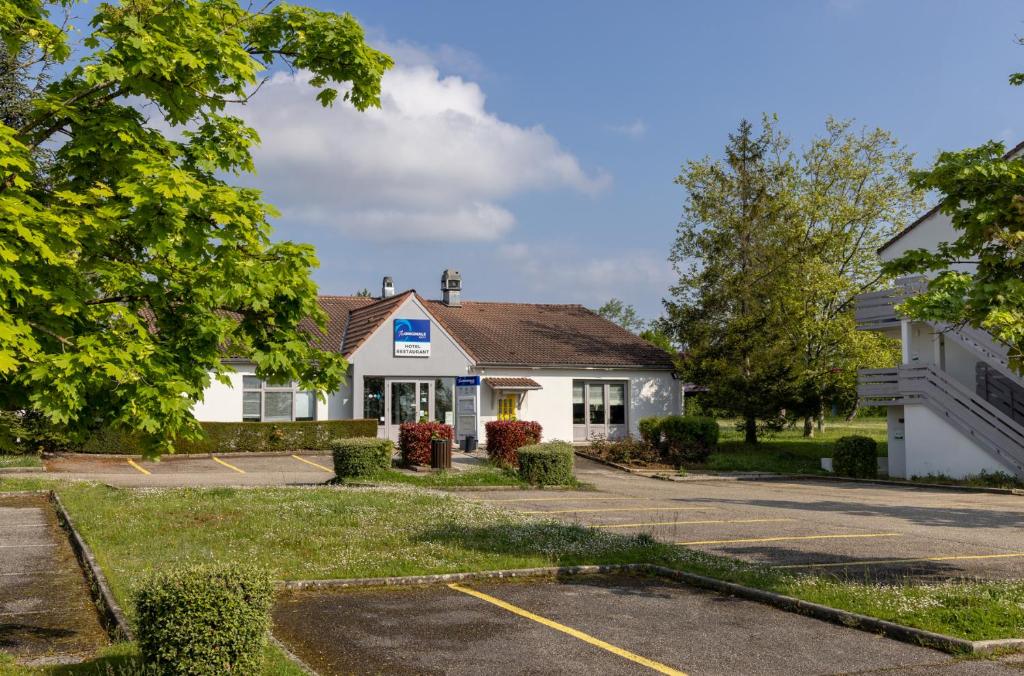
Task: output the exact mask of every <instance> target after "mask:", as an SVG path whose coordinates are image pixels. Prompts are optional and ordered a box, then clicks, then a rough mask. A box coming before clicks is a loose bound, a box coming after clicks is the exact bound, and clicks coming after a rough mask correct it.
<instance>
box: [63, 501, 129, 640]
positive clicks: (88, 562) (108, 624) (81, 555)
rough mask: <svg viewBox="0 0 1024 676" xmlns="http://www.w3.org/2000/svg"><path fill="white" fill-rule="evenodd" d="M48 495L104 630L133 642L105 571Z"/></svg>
mask: <svg viewBox="0 0 1024 676" xmlns="http://www.w3.org/2000/svg"><path fill="white" fill-rule="evenodd" d="M48 493H49V496H50V502H51V503H52V504H53V507H54V509H55V510H56V512H57V520H58V521H59V522H60V525H61V527H63V528H64V530H65V532H66V533H67V535H68V540H70V542H71V549H72V550H74V552H75V557H76V558H77V559H78V563H79V565H81V567H82V571H83V572H84V573H85V577H86V580H88V582H89V591H90V592H91V593H92V596H93V602H94V603H95V604H96V607H97V609H98V610H99V612H100V618H101V619H102V621H103V626H104V628H105V629H106V630H107V633H108V634H109V635H110V638H111V639H113V640H114V641H131V640H133V639H134V634H133V633H132V630H131V627H129V626H128V621H127V620H126V619H125V617H124V613H123V612H122V611H121V606H119V605H118V604H117V601H116V600H115V599H114V593H113V592H112V591H110V586H109V585H108V584H107V578H106V577H105V576H104V575H103V571H102V570H100V566H99V564H98V563H96V557H94V556H93V554H92V550H90V549H89V545H87V544H85V540H83V539H82V536H81V535H79V534H78V531H77V530H76V529H75V525H74V523H72V521H71V517H70V516H69V515H68V513H67V510H65V509H64V504H63V503H62V502H61V501H60V497H58V495H57V493H55V492H54V491H48Z"/></svg>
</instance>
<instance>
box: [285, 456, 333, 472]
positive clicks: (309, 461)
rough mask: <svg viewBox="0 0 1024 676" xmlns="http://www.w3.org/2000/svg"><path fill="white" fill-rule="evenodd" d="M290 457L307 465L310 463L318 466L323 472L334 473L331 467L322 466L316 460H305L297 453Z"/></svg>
mask: <svg viewBox="0 0 1024 676" xmlns="http://www.w3.org/2000/svg"><path fill="white" fill-rule="evenodd" d="M292 457H293V458H295V459H296V460H298V461H299V462H304V463H306V464H307V465H312V466H313V467H318V468H320V469H322V470H323V471H325V472H328V473H330V474H334V470H333V469H331V468H330V467H324V466H323V465H321V464H320V463H318V462H313V461H312V460H306V459H305V458H300V457H299V456H297V455H293V456H292Z"/></svg>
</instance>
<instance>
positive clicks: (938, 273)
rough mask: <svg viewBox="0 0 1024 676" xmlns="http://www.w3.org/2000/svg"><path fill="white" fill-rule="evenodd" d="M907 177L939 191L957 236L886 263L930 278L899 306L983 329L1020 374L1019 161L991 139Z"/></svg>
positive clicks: (1023, 225)
mask: <svg viewBox="0 0 1024 676" xmlns="http://www.w3.org/2000/svg"><path fill="white" fill-rule="evenodd" d="M1021 42H1022V43H1024V39H1022V41H1021ZM1010 83H1011V84H1013V85H1015V86H1020V85H1022V84H1024V73H1015V74H1013V75H1011V76H1010ZM913 181H914V184H915V185H916V186H917V187H919V188H921V189H924V190H929V191H934V193H935V194H937V195H938V197H939V203H938V206H939V209H940V211H941V212H942V213H944V214H947V215H948V216H949V217H950V219H951V220H952V223H953V228H954V229H955V231H956V232H957V237H956V239H955V240H953V241H952V242H945V243H943V244H941V245H940V246H939V247H938V248H937V249H936V250H934V251H932V250H926V249H915V250H911V251H907V252H906V253H905V254H903V256H901V257H900V258H898V259H896V260H894V261H891V262H890V263H888V264H887V266H886V269H887V271H888V272H889V273H891V274H893V275H906V274H926V275H928V276H929V277H930V278H931V281H930V282H929V284H928V289H927V291H926V292H924V293H922V294H921V295H918V296H916V297H914V298H911V299H909V300H908V301H906V302H905V303H903V304H902V306H901V308H900V309H901V310H902V311H903V312H904V313H905V314H907V315H908V316H910V317H912V318H915V319H922V320H925V321H939V322H945V323H948V324H951V325H953V326H957V325H960V326H963V325H970V326H973V327H974V328H978V329H983V330H985V331H987V332H988V333H990V334H991V335H992V336H993V337H994V338H995V339H996V340H998V341H1000V342H1001V343H1003V344H1004V345H1005V346H1006V347H1007V349H1008V353H1009V357H1010V364H1011V366H1012V367H1013V368H1014V369H1015V370H1016V371H1017V372H1019V373H1024V158H1022V157H1021V155H1020V153H1016V154H1009V155H1008V154H1007V152H1006V148H1005V147H1004V146H1003V144H1002V143H999V142H995V141H991V142H989V143H986V144H984V145H982V146H979V147H977V148H968V149H966V150H961V151H959V152H943V153H940V154H939V156H938V159H937V160H936V161H935V164H934V165H933V166H932V168H931V169H929V170H927V171H921V172H917V173H915V174H914V176H913Z"/></svg>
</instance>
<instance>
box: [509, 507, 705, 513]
mask: <svg viewBox="0 0 1024 676" xmlns="http://www.w3.org/2000/svg"><path fill="white" fill-rule="evenodd" d="M705 509H717V508H716V507H607V508H604V509H540V510H534V511H532V512H520V514H580V513H582V512H691V511H701V510H705Z"/></svg>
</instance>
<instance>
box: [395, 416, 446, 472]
mask: <svg viewBox="0 0 1024 676" xmlns="http://www.w3.org/2000/svg"><path fill="white" fill-rule="evenodd" d="M435 436H436V437H439V438H441V439H454V438H455V430H453V429H452V426H451V425H445V424H444V423H439V422H407V423H402V425H401V426H400V427H399V428H398V451H399V453H400V454H401V456H402V464H403V465H429V464H430V440H431V439H433V438H434V437H435Z"/></svg>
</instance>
